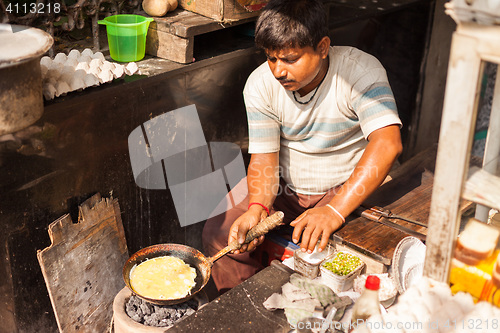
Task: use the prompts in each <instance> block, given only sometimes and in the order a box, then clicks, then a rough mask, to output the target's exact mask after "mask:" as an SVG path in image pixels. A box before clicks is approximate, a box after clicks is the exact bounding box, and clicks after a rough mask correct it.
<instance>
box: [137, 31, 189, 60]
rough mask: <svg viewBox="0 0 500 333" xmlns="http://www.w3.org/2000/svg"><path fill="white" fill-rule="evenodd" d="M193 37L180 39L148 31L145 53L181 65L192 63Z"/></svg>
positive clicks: (166, 33)
mask: <svg viewBox="0 0 500 333" xmlns="http://www.w3.org/2000/svg"><path fill="white" fill-rule="evenodd" d="M193 52H194V37H189V38H182V37H178V36H175V35H172V34H170V33H168V32H164V31H159V30H155V29H151V28H150V29H149V30H148V35H147V37H146V53H147V54H150V55H153V56H156V57H160V58H163V59H168V60H171V61H175V62H178V63H181V64H188V63H191V62H193Z"/></svg>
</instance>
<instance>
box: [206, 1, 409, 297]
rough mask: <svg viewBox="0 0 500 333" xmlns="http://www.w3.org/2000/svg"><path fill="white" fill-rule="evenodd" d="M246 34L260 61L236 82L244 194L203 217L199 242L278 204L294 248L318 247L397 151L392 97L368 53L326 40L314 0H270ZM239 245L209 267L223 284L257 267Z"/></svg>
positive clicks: (215, 239)
mask: <svg viewBox="0 0 500 333" xmlns="http://www.w3.org/2000/svg"><path fill="white" fill-rule="evenodd" d="M255 43H256V45H257V46H258V47H259V48H261V49H263V50H264V52H265V54H266V56H267V62H265V63H263V64H262V65H261V66H259V67H258V68H257V69H255V70H254V72H253V73H252V74H251V75H250V77H249V78H248V80H247V83H246V85H245V89H244V91H243V95H244V100H245V106H246V111H247V118H248V128H249V148H248V151H249V153H250V154H251V159H250V164H249V166H248V172H247V184H248V196H247V197H246V199H245V200H243V202H241V203H240V204H239V205H237V206H235V207H234V208H232V209H230V210H229V211H227V212H226V213H225V214H223V215H219V216H217V217H215V218H212V219H209V220H208V221H207V222H206V224H205V228H204V231H203V244H204V247H205V251H206V252H207V253H208V254H209V255H214V254H215V253H216V252H217V251H219V250H220V249H221V248H223V247H224V246H226V245H227V244H228V242H231V241H233V240H235V239H237V240H238V241H239V242H240V243H243V240H244V238H245V235H246V233H247V232H248V230H249V229H250V228H251V227H253V226H254V225H256V224H257V223H258V222H259V221H260V220H262V219H263V218H265V217H267V216H268V215H269V214H270V213H272V211H278V210H281V211H283V212H284V213H285V221H286V222H288V223H290V225H291V226H292V227H294V229H293V234H292V240H293V242H295V243H298V242H299V241H300V248H301V250H302V251H307V252H312V251H313V250H314V248H315V246H316V245H317V244H318V242H319V245H318V251H322V250H323V249H324V248H325V247H326V245H327V243H328V240H329V238H330V236H331V234H332V233H333V232H334V231H335V230H337V229H338V228H340V227H341V226H342V224H343V223H344V222H345V217H346V216H348V215H349V214H350V213H351V212H352V211H354V209H356V208H357V207H358V206H359V205H360V204H361V203H362V202H363V201H364V200H365V199H366V198H367V197H368V196H369V195H370V194H371V193H372V192H373V191H374V190H375V189H376V188H377V187H378V186H379V185H380V184H381V183H382V182H383V180H384V179H385V177H386V176H387V174H388V172H389V170H390V169H391V167H392V165H393V163H394V162H395V160H396V158H397V157H398V156H399V154H400V153H401V151H402V145H401V137H400V126H401V121H400V119H399V117H398V113H397V109H396V103H395V101H394V97H393V94H392V91H391V88H390V86H389V83H388V80H387V75H386V72H385V70H384V68H383V67H382V65H381V64H380V63H379V61H378V60H377V59H375V58H374V57H373V56H371V55H368V54H366V53H364V52H362V51H360V50H358V49H356V48H353V47H345V46H333V47H332V46H330V38H329V37H328V23H327V18H326V10H325V8H324V7H323V5H322V3H321V1H319V0H297V1H289V0H271V1H269V3H268V4H267V5H266V7H265V8H264V10H263V12H262V13H261V15H260V16H259V19H258V21H257V24H256V30H255ZM262 241H263V237H261V238H259V239H256V240H254V241H253V242H252V243H250V244H248V245H243V246H242V248H241V249H240V250H239V251H235V253H234V254H231V255H228V256H226V257H224V258H222V259H220V260H219V261H217V262H216V264H215V265H214V267H213V278H214V282H215V284H216V286H217V288H218V289H219V291H220V292H224V291H226V290H228V289H230V288H232V287H234V286H236V285H237V284H239V283H241V282H243V281H244V280H245V279H247V278H248V277H250V276H251V275H253V274H255V273H256V272H257V271H258V270H259V269H261V268H262V266H261V264H260V263H259V262H258V261H257V260H256V259H254V258H253V257H252V253H251V251H252V250H253V249H255V247H256V246H258V245H259V244H261V243H262Z"/></svg>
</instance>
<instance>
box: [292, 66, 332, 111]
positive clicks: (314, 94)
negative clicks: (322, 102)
mask: <svg viewBox="0 0 500 333" xmlns="http://www.w3.org/2000/svg"><path fill="white" fill-rule="evenodd" d="M327 74H328V69H327V70H326V73H325V76H323V78H322V79H321V82H320V83H319V84H318V86H317V87H316V88H315V89H314V93H313V94H312V96H311V98H309V100H307V101H305V102H301V101H299V100H298V99H297V96H295V91H292V95H293V99H294V100H295V102H297V103H299V104H302V105H305V104H309V102H311V101H312V100H313V98H314V96H316V93H317V92H318V90H319V87H320V86H321V84H322V83H323V81H324V80H325V77H326V75H327Z"/></svg>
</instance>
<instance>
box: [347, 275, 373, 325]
mask: <svg viewBox="0 0 500 333" xmlns="http://www.w3.org/2000/svg"><path fill="white" fill-rule="evenodd" d="M379 288H380V279H379V278H378V277H377V276H375V275H370V276H368V277H367V278H366V282H365V290H364V291H363V293H362V294H361V296H360V297H359V298H358V299H357V301H356V303H355V304H354V307H353V309H352V316H351V327H350V330H349V331H353V330H354V329H361V331H362V332H364V331H367V330H363V329H362V328H363V327H364V328H366V326H365V324H366V320H367V319H368V318H370V317H371V316H373V315H379V316H380V315H381V312H380V302H379V299H378V290H379ZM368 331H369V330H368Z"/></svg>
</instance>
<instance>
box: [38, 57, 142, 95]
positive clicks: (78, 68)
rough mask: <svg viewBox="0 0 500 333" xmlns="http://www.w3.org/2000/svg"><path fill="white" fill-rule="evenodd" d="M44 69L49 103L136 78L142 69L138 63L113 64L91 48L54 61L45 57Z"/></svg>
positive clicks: (43, 61)
mask: <svg viewBox="0 0 500 333" xmlns="http://www.w3.org/2000/svg"><path fill="white" fill-rule="evenodd" d="M40 68H41V71H42V89H43V96H44V98H45V99H46V100H51V99H54V98H55V97H59V96H62V95H65V94H67V93H69V92H72V91H81V90H83V89H86V88H88V87H94V86H98V85H100V84H103V83H107V82H111V81H113V80H114V79H118V78H121V77H123V76H125V75H133V74H135V73H136V72H137V71H138V69H139V68H138V66H137V64H136V63H135V62H130V63H128V64H127V65H122V64H118V63H114V62H110V61H107V60H106V59H105V57H104V55H103V54H102V53H101V52H95V53H94V52H93V51H92V50H90V49H85V50H83V51H82V52H81V53H80V51H78V50H71V51H70V52H69V54H68V55H66V54H65V53H58V54H56V56H55V57H54V59H52V58H51V57H48V56H44V57H42V58H41V59H40Z"/></svg>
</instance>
